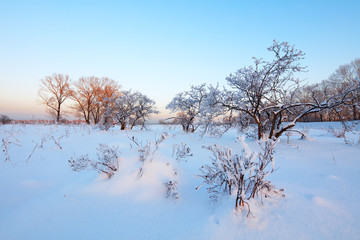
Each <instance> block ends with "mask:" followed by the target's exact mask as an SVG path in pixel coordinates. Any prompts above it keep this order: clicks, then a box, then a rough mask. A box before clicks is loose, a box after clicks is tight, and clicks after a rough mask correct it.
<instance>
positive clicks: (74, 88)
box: [38, 74, 158, 129]
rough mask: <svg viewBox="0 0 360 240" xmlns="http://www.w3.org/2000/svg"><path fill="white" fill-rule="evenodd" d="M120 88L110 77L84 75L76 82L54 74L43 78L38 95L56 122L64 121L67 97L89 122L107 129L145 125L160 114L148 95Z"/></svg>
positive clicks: (66, 76) (79, 114)
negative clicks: (149, 119) (117, 125)
mask: <svg viewBox="0 0 360 240" xmlns="http://www.w3.org/2000/svg"><path fill="white" fill-rule="evenodd" d="M120 88H121V87H120V85H119V84H118V83H117V82H116V81H114V80H112V79H109V78H107V77H103V78H99V77H95V76H90V77H81V78H79V80H78V81H76V82H73V81H72V80H71V79H70V77H69V76H68V75H63V74H53V75H51V76H46V77H45V78H44V79H42V80H41V86H40V89H39V92H38V95H39V99H40V103H42V104H44V105H45V106H46V107H47V111H48V113H49V114H50V115H51V116H52V117H53V118H54V119H55V120H56V122H60V121H62V120H63V117H64V113H63V112H64V111H63V105H64V102H65V101H68V100H71V101H72V104H71V105H70V108H71V109H72V110H73V111H74V113H75V114H76V115H77V116H80V117H82V118H83V120H84V121H85V122H86V123H87V124H101V125H102V126H103V127H104V128H105V129H108V128H110V127H111V126H114V125H116V124H119V125H120V126H121V129H125V128H130V129H131V128H133V127H134V126H135V125H138V124H142V125H143V126H144V124H145V122H146V121H147V119H148V117H149V115H150V114H153V113H154V114H156V113H158V111H157V110H156V107H155V102H154V101H153V100H151V99H150V98H148V97H147V96H145V95H143V94H141V93H140V92H137V91H135V92H132V91H131V90H130V91H121V90H120Z"/></svg>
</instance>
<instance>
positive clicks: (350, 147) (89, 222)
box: [0, 123, 360, 240]
mask: <svg viewBox="0 0 360 240" xmlns="http://www.w3.org/2000/svg"><path fill="white" fill-rule="evenodd" d="M329 127H332V128H333V129H340V128H341V124H339V123H307V124H304V123H300V124H297V126H296V129H298V130H302V129H304V128H306V129H307V130H308V139H307V140H301V135H300V134H299V135H298V134H296V133H294V134H292V135H291V136H290V142H291V144H288V143H287V136H283V137H281V139H280V142H279V143H278V144H277V145H276V152H275V154H274V158H275V159H276V165H275V166H274V167H275V170H276V171H275V172H273V173H272V174H271V175H269V176H268V180H270V181H271V183H272V184H274V185H275V186H277V187H279V188H284V189H285V191H284V194H285V195H286V197H285V198H282V197H277V196H276V195H274V196H269V197H268V198H264V199H263V203H261V202H259V201H255V200H254V201H251V200H250V203H249V204H250V205H251V211H252V214H253V215H254V216H249V217H246V213H247V211H246V210H244V211H236V212H235V211H234V204H233V203H234V199H233V196H228V195H224V197H223V198H221V199H220V200H219V201H218V202H216V203H211V202H210V200H209V195H208V193H207V191H206V188H205V187H203V188H200V189H199V190H198V191H196V190H195V188H196V187H197V186H199V185H200V184H201V183H202V180H201V179H200V178H197V177H196V175H198V174H199V169H200V167H201V166H203V165H205V164H209V163H210V161H211V159H210V156H211V153H210V152H209V151H208V150H207V149H204V148H202V146H210V145H214V144H216V145H219V146H224V147H225V146H227V147H229V148H231V149H234V150H236V151H241V150H242V149H241V148H243V146H245V147H246V146H248V147H246V148H248V149H245V152H249V153H250V152H251V151H256V150H259V145H258V144H257V141H256V140H253V139H245V138H240V139H239V140H237V138H238V134H237V132H236V130H230V131H228V132H227V133H225V134H224V135H223V136H222V138H220V139H217V138H213V137H210V136H207V135H205V136H200V134H197V133H191V134H186V133H183V132H182V129H181V127H165V126H151V127H150V128H149V130H148V131H140V130H137V129H133V130H131V131H130V130H127V131H121V130H120V129H118V128H112V129H111V130H110V131H102V130H100V129H97V128H93V127H91V126H63V125H58V126H57V125H50V126H42V125H3V126H0V138H1V139H0V140H4V142H6V148H7V149H5V146H4V145H3V141H2V142H0V144H2V145H1V152H0V157H1V158H0V181H1V182H2V184H1V185H0V212H1V214H0V239H7V240H12V239H14V240H15V239H37V240H39V239H108V240H110V239H360V220H359V219H360V201H359V199H360V188H359V182H360V174H359V172H360V161H359V160H360V159H359V156H360V145H359V143H358V140H359V136H360V132H359V129H355V130H353V132H352V133H347V139H348V142H349V144H345V143H344V140H343V139H341V138H337V137H335V136H334V135H333V134H332V133H331V132H329V131H327V129H328V128H329ZM163 132H168V134H169V137H168V138H166V139H165V140H164V141H163V142H161V143H160V144H159V145H158V149H157V151H156V152H154V154H153V156H152V157H151V159H152V160H151V161H150V160H146V161H145V162H140V161H139V152H138V150H137V148H135V147H133V148H131V147H130V144H131V141H130V139H131V137H132V136H134V137H135V138H137V139H139V141H142V142H143V143H147V142H155V141H156V140H157V139H159V138H160V137H161V136H162V134H163ZM239 141H240V142H242V143H243V144H240V143H239ZM182 143H184V144H185V143H186V144H187V146H188V147H189V148H191V154H192V156H189V157H188V158H187V159H186V161H178V160H176V156H173V146H174V145H175V144H177V145H178V146H179V145H180V144H182ZM99 144H106V145H107V146H109V147H112V146H114V147H116V148H117V149H118V151H119V161H118V164H119V165H118V170H117V171H116V172H115V173H114V175H113V176H112V177H111V178H110V179H109V178H107V177H106V176H104V175H103V174H99V173H98V172H97V171H94V170H84V171H79V172H75V171H71V168H70V166H69V164H68V160H69V159H71V158H72V157H74V155H75V156H82V155H86V154H87V155H88V156H89V158H91V159H96V158H97V154H98V151H97V148H98V146H99ZM140 167H143V168H144V171H143V175H142V177H141V178H137V174H138V171H139V168H140ZM170 182H171V183H176V185H174V186H171V187H172V190H176V194H178V195H176V196H179V198H176V199H174V198H171V197H167V194H169V192H168V189H167V186H169V185H168V184H169V183H170Z"/></svg>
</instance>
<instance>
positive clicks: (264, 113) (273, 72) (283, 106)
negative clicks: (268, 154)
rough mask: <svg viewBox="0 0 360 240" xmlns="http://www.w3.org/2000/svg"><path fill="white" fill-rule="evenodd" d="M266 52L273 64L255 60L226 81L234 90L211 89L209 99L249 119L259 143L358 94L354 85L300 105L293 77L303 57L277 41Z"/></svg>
mask: <svg viewBox="0 0 360 240" xmlns="http://www.w3.org/2000/svg"><path fill="white" fill-rule="evenodd" d="M268 50H269V51H270V52H272V53H274V55H275V57H274V60H272V61H264V60H262V59H256V58H254V59H255V60H254V66H248V67H244V68H241V69H239V70H238V71H237V72H235V73H234V74H230V76H229V77H227V78H226V80H227V82H228V84H229V85H230V87H231V88H232V89H233V90H231V91H228V90H223V91H220V90H218V89H214V90H213V91H212V93H211V94H210V95H209V96H211V97H212V100H211V101H212V104H213V105H214V106H215V105H218V104H220V105H221V106H222V107H223V108H225V109H226V110H227V111H237V112H239V114H240V116H243V117H248V118H250V119H251V121H252V122H254V123H255V124H256V125H257V129H258V133H257V135H258V138H259V139H260V138H262V137H263V135H266V136H267V137H269V138H272V137H275V138H278V137H279V136H281V135H282V134H283V133H284V132H285V131H287V130H289V129H291V128H292V127H294V126H295V124H296V122H297V121H299V120H300V119H302V118H303V117H304V116H307V115H309V114H313V113H316V112H321V111H323V110H326V109H333V108H336V107H339V106H341V105H344V104H345V103H346V102H347V101H349V96H350V95H349V94H350V93H353V92H356V91H358V90H359V83H358V81H357V82H355V83H354V84H352V85H349V86H347V87H346V88H345V89H344V90H343V91H341V92H340V93H339V94H336V95H331V96H330V97H327V98H325V99H321V100H320V98H319V97H318V96H316V94H314V92H312V94H311V98H310V99H307V100H306V101H305V102H302V101H300V100H299V99H298V98H297V93H298V92H299V89H300V81H299V80H297V79H295V78H294V76H293V75H294V73H297V72H302V71H304V70H305V67H302V66H301V65H300V63H299V61H300V60H302V59H303V58H304V53H303V52H302V51H301V50H297V49H295V48H294V47H293V46H290V45H289V44H288V43H286V42H282V43H278V42H277V41H274V42H273V45H272V46H270V47H269V48H268ZM285 121H286V122H287V123H286V124H285V123H284V122H285Z"/></svg>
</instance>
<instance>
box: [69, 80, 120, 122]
mask: <svg viewBox="0 0 360 240" xmlns="http://www.w3.org/2000/svg"><path fill="white" fill-rule="evenodd" d="M74 87H75V89H73V90H72V91H71V98H72V99H73V100H74V101H75V106H73V108H74V109H75V111H76V112H77V113H78V114H80V115H82V116H83V118H84V120H85V121H86V123H87V124H90V122H91V119H92V120H93V122H94V123H95V124H97V123H99V122H100V119H101V116H102V114H103V113H104V105H106V104H105V99H106V98H108V97H111V96H113V95H116V94H118V93H119V88H120V86H119V85H118V84H117V83H116V82H115V81H114V80H111V79H109V78H98V77H95V76H91V77H81V78H80V79H79V80H78V81H77V82H75V83H74Z"/></svg>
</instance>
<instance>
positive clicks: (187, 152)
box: [172, 142, 193, 161]
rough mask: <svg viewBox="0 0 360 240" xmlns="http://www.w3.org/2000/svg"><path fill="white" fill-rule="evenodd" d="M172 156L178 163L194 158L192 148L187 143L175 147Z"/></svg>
mask: <svg viewBox="0 0 360 240" xmlns="http://www.w3.org/2000/svg"><path fill="white" fill-rule="evenodd" d="M172 156H173V157H175V159H176V160H177V161H180V160H184V161H187V160H186V159H187V158H189V157H192V156H193V154H192V153H191V149H190V147H189V146H188V145H187V144H186V143H183V142H181V143H180V144H174V145H173V153H172Z"/></svg>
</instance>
